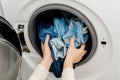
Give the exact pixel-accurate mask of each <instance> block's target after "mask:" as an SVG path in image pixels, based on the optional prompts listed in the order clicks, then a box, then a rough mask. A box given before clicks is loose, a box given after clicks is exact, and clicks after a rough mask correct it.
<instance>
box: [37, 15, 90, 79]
mask: <svg viewBox="0 0 120 80" xmlns="http://www.w3.org/2000/svg"><path fill="white" fill-rule="evenodd" d="M67 16H68V14H67ZM67 16H66V15H63V17H62V18H54V20H53V23H45V22H43V21H39V22H38V34H39V38H40V40H41V42H43V43H44V41H45V36H46V35H47V34H49V35H50V41H49V46H50V49H51V55H52V58H53V63H52V65H51V68H50V71H51V72H53V73H54V75H55V76H56V77H57V78H59V77H61V74H62V69H63V62H64V59H65V56H66V53H67V49H68V47H69V44H70V38H71V37H72V36H75V37H76V39H75V42H74V44H75V47H76V48H77V47H80V45H81V44H82V43H85V42H86V41H87V39H88V35H87V30H86V29H85V28H83V23H82V21H81V20H79V19H76V18H75V17H72V18H70V19H68V18H67Z"/></svg>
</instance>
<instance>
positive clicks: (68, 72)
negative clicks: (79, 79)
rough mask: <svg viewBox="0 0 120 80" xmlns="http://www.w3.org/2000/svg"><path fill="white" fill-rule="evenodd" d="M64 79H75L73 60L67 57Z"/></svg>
mask: <svg viewBox="0 0 120 80" xmlns="http://www.w3.org/2000/svg"><path fill="white" fill-rule="evenodd" d="M62 80H75V75H74V70H73V62H72V61H71V59H69V58H67V57H66V59H65V62H64V66H63V73H62Z"/></svg>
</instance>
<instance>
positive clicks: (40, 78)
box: [29, 64, 49, 80]
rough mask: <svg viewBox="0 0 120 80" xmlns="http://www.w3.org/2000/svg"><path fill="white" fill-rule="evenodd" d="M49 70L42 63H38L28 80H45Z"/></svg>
mask: <svg viewBox="0 0 120 80" xmlns="http://www.w3.org/2000/svg"><path fill="white" fill-rule="evenodd" d="M48 73H49V71H48V70H47V69H46V68H45V67H44V66H43V65H42V64H39V65H38V66H37V68H36V69H35V71H34V72H33V74H32V75H31V76H30V78H29V80H45V79H46V77H47V75H48Z"/></svg>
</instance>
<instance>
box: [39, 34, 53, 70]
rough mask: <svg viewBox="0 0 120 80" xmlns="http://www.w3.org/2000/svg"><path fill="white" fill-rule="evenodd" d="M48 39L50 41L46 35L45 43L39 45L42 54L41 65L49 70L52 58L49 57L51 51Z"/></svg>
mask: <svg viewBox="0 0 120 80" xmlns="http://www.w3.org/2000/svg"><path fill="white" fill-rule="evenodd" d="M49 39H50V36H49V35H47V36H46V39H45V43H44V44H43V43H41V48H42V53H43V59H42V61H41V64H42V65H44V66H45V67H46V68H47V69H49V68H50V66H51V64H52V62H53V60H52V57H51V51H50V48H49V45H48V42H49Z"/></svg>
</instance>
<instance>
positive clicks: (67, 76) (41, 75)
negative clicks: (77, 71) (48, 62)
mask: <svg viewBox="0 0 120 80" xmlns="http://www.w3.org/2000/svg"><path fill="white" fill-rule="evenodd" d="M48 73H49V71H48V70H47V69H46V68H45V67H44V66H43V65H42V64H39V65H38V66H37V68H36V69H35V71H34V72H33V74H32V75H31V76H30V78H29V80H46V77H47V75H48ZM62 80H75V76H74V70H73V68H65V69H64V70H63V73H62Z"/></svg>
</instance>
